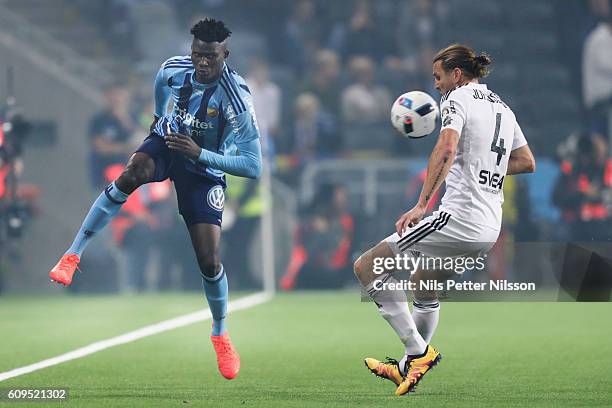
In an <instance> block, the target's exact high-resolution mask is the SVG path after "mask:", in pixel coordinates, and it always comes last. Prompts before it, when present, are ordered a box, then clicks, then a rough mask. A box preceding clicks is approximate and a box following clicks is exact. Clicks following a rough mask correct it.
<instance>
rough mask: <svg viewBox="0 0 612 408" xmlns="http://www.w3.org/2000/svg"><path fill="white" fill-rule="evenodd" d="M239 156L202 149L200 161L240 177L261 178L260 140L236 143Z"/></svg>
mask: <svg viewBox="0 0 612 408" xmlns="http://www.w3.org/2000/svg"><path fill="white" fill-rule="evenodd" d="M236 147H238V151H239V152H240V154H239V155H238V156H223V155H220V154H218V153H214V152H211V151H209V150H205V149H202V151H201V152H200V156H199V157H198V160H199V161H200V162H202V163H204V164H206V165H208V166H210V167H213V168H215V169H219V170H221V171H224V172H226V173H229V174H232V175H234V176H239V177H248V178H253V179H256V178H259V176H260V175H261V161H262V160H261V145H260V143H259V139H254V140H251V141H249V142H243V143H236Z"/></svg>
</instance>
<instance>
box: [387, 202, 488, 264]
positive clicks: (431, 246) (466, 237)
mask: <svg viewBox="0 0 612 408" xmlns="http://www.w3.org/2000/svg"><path fill="white" fill-rule="evenodd" d="M498 236H499V229H497V228H490V227H487V226H482V225H476V224H474V223H469V222H467V221H465V220H460V219H458V218H456V217H455V216H453V215H451V214H450V213H448V212H446V211H435V212H434V213H433V214H432V215H430V216H429V217H426V218H423V219H422V220H421V221H420V222H419V223H418V224H417V225H415V226H414V227H412V228H409V229H408V230H406V231H405V232H404V234H402V236H399V235H398V234H397V232H396V233H394V234H393V235H390V236H388V237H387V238H385V240H384V241H385V242H387V243H388V244H389V246H390V247H391V249H392V250H393V253H394V255H398V254H404V253H410V252H412V254H413V255H417V253H420V254H422V255H423V256H426V257H440V258H457V257H466V258H467V257H478V256H482V255H484V254H485V253H487V252H488V251H489V250H490V249H491V248H492V247H493V245H495V241H497V237H498Z"/></svg>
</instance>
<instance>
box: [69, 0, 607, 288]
mask: <svg viewBox="0 0 612 408" xmlns="http://www.w3.org/2000/svg"><path fill="white" fill-rule="evenodd" d="M538 2H539V3H546V4H548V5H549V6H550V7H551V10H552V11H553V13H554V14H555V15H554V16H552V17H551V18H552V19H553V20H554V21H555V22H556V24H555V25H554V26H552V27H550V30H552V31H553V32H554V36H556V38H557V39H558V43H559V44H560V46H559V49H558V50H553V51H552V55H553V58H554V61H555V63H556V64H558V65H562V66H563V67H564V68H565V66H566V65H567V69H569V70H570V74H571V85H570V86H571V88H572V89H571V91H572V94H570V97H571V98H575V100H578V101H580V103H579V104H578V105H579V109H580V112H576V115H577V117H579V118H580V120H579V122H580V123H575V126H574V127H573V128H567V129H562V132H565V133H564V134H561V135H559V134H556V133H558V131H557V129H558V128H555V134H554V135H548V134H543V133H541V132H540V133H537V134H529V133H528V132H526V134H527V138H528V140H530V141H533V142H534V145H535V146H536V148H535V153H536V156H537V158H538V160H540V159H548V160H550V161H551V163H553V165H554V167H555V168H556V170H555V171H554V172H552V173H551V175H552V176H551V177H552V178H553V179H552V180H551V179H545V178H541V179H538V180H539V181H534V180H536V178H535V177H536V176H534V177H532V178H531V179H529V178H525V179H517V181H516V184H515V185H510V186H508V189H511V190H512V189H513V190H512V191H510V192H509V194H508V200H507V201H508V202H507V203H506V210H505V211H506V212H505V214H508V216H507V218H508V222H507V225H508V228H507V230H508V233H511V234H514V235H515V236H516V238H517V239H524V240H538V239H551V237H550V236H545V235H543V234H542V233H541V232H539V229H538V223H539V221H538V219H537V217H536V216H535V215H534V213H536V212H537V211H531V209H532V208H535V207H537V206H538V203H533V202H531V200H533V198H532V196H531V195H530V194H529V190H530V189H529V186H528V185H529V183H535V182H538V183H552V184H553V185H554V187H553V188H552V190H551V191H552V193H551V194H550V197H546V198H545V199H546V200H548V201H549V202H548V203H546V205H550V206H552V207H554V208H556V209H558V210H559V212H560V218H561V220H562V221H563V222H562V226H561V227H560V230H561V231H563V232H562V234H561V235H562V236H561V235H559V236H557V237H556V238H562V239H567V240H579V241H580V240H586V241H591V240H600V241H608V240H610V233H609V231H610V226H611V219H612V216H611V211H612V196H611V194H610V191H611V188H612V162H611V159H610V149H611V143H610V137H611V136H612V135H611V134H610V129H611V128H612V52H611V51H610V50H612V10H611V8H612V7H611V5H610V0H589V1H584V2H583V1H573V2H554V1H547V0H537V1H536V2H534V3H538ZM152 3H155V2H152ZM157 3H160V2H157ZM163 3H164V4H166V5H169V7H168V10H170V11H171V12H172V13H173V15H171V16H170V17H169V18H172V19H173V21H172V24H174V25H175V26H176V27H178V28H179V29H180V33H181V35H182V41H184V42H182V43H178V42H177V43H176V46H175V52H174V53H175V54H186V53H188V52H189V50H188V45H189V41H187V40H189V39H190V36H189V34H188V32H189V27H190V26H191V25H192V24H193V22H194V21H196V20H198V19H200V18H203V17H205V16H211V17H216V18H220V19H224V20H225V21H226V22H227V23H228V25H229V27H230V28H231V29H232V30H233V31H234V36H233V37H232V40H231V44H230V50H231V51H232V55H231V57H230V60H229V63H230V65H231V64H234V63H235V64H237V66H234V67H235V68H236V69H237V70H238V71H239V72H240V73H241V74H242V75H243V76H244V77H245V78H246V80H247V83H248V84H249V87H250V89H251V91H252V94H253V98H254V102H255V107H256V111H257V116H258V121H259V125H260V129H261V131H262V133H263V137H264V140H265V150H266V152H267V154H268V157H270V158H271V164H272V168H273V169H274V172H275V177H277V178H279V179H281V180H283V181H285V182H286V184H288V185H290V186H297V184H298V182H299V180H300V175H301V174H302V171H303V170H304V168H305V167H306V166H308V165H309V164H311V163H313V162H314V161H317V160H321V159H327V158H352V157H364V156H365V157H415V156H424V155H427V153H428V151H429V147H427V146H426V145H423V144H416V143H407V142H406V141H404V140H402V139H401V138H399V137H397V136H396V135H394V133H393V130H392V128H391V126H390V124H389V109H390V106H391V103H392V102H393V100H394V98H395V97H397V96H399V94H401V93H403V92H405V91H407V90H412V89H419V90H423V91H426V92H429V93H431V94H432V95H437V93H436V91H435V90H434V89H433V81H432V77H431V62H432V58H433V56H434V54H435V52H436V51H437V50H438V49H439V48H441V47H443V46H445V45H448V44H449V43H451V42H454V41H457V39H456V35H457V31H455V32H453V30H452V29H449V27H456V24H455V23H456V22H454V21H452V19H453V16H452V13H451V11H452V10H455V11H456V10H457V7H459V8H460V7H461V4H464V3H466V2H465V1H459V0H457V1H454V2H452V3H453V4H452V5H451V1H450V0H415V1H401V2H400V1H395V0H376V1H373V0H350V1H348V0H347V1H323V0H296V1H290V2H278V1H275V0H251V1H239V0H169V1H167V2H163ZM561 3H563V4H561ZM73 4H74V5H75V6H76V7H78V10H80V11H81V12H82V14H83V17H84V18H86V19H88V21H90V23H91V24H92V26H95V27H98V30H99V32H100V33H104V34H103V35H104V36H105V41H106V44H109V46H111V47H113V50H112V53H113V55H117V58H118V59H122V58H123V59H124V60H125V61H126V64H125V65H124V68H125V69H127V70H130V69H131V70H132V71H129V72H127V73H126V75H124V76H123V77H124V78H127V80H128V82H127V83H122V84H118V86H112V87H109V88H108V89H107V90H106V101H107V105H106V108H105V109H104V110H103V111H101V112H100V113H99V114H97V115H96V116H94V117H93V118H92V119H91V121H90V128H89V139H90V142H91V143H90V158H91V160H90V163H91V165H90V169H89V171H90V175H91V187H92V191H99V189H100V188H101V187H102V186H104V185H105V184H106V183H108V180H112V179H113V177H114V174H116V172H118V171H121V168H120V167H117V166H120V165H122V164H124V163H125V162H126V159H127V158H128V156H129V154H130V153H131V152H132V151H133V150H134V148H135V147H136V146H137V145H138V144H139V143H140V141H141V140H142V139H143V137H144V136H145V135H146V132H147V130H148V127H149V124H150V121H151V119H152V116H151V112H152V104H151V94H152V83H153V77H152V76H151V75H150V74H149V73H147V74H146V75H144V74H143V72H142V69H141V68H142V64H136V65H135V64H133V63H132V61H134V60H140V59H144V60H146V54H147V50H146V49H143V47H142V46H139V44H141V45H142V38H140V39H139V38H138V33H137V32H136V30H134V27H135V26H136V20H137V16H136V15H135V8H136V7H140V6H142V3H141V2H138V1H136V0H109V1H107V2H104V5H102V4H101V3H98V2H90V1H76V2H74V3H73ZM466 4H467V3H466ZM479 4H480V3H479ZM480 5H481V6H482V7H483V8H484V9H486V8H487V7H489V6H490V5H491V3H489V2H482V4H480ZM453 7H455V8H453ZM545 10H548V9H546V8H545ZM454 18H455V20H456V19H457V18H459V17H457V16H455V17H454ZM453 24H455V25H453ZM483 24H485V22H484V21H483ZM526 24H527V23H526ZM546 29H547V28H546ZM502 31H503V30H502ZM508 35H509V34H508ZM141 37H142V35H141ZM155 46H156V44H151V47H155ZM485 51H486V49H485ZM170 56H171V55H167V57H170ZM494 57H495V56H494ZM501 57H504V55H501ZM494 60H495V58H494ZM502 60H503V61H504V62H503V63H502V65H508V64H510V65H511V61H510V62H508V61H509V60H508V59H507V58H506V59H503V58H502ZM159 63H161V61H159V60H155V61H148V62H146V64H147V65H151V66H153V67H155V69H156V67H157V66H158V65H159ZM515 65H516V64H515ZM149 68H150V67H149ZM504 68H505V67H504ZM150 71H151V69H149V70H148V72H150ZM503 72H505V71H503V70H500V71H499V73H498V74H497V75H498V76H501V75H503ZM495 75H496V73H495V71H494V74H493V77H495ZM485 82H486V81H485ZM511 85H512V84H511ZM535 92H536V93H537V90H535ZM501 96H502V98H503V97H504V95H503V94H502V95H501ZM510 102H512V101H510ZM546 103H547V104H551V105H555V104H557V103H558V104H561V105H563V101H560V100H559V101H555V100H550V101H547V102H546ZM510 105H511V107H512V103H510ZM532 105H533V104H532ZM525 106H527V107H529V106H531V105H525ZM534 106H536V107H537V104H536V105H534ZM516 110H517V116H518V118H519V121H521V117H522V115H524V116H525V117H528V116H530V115H531V116H533V108H525V107H524V106H521V107H517V109H516ZM550 110H552V111H553V114H554V106H552V107H551V109H550ZM535 116H536V118H537V112H536V114H535ZM560 119H563V118H560ZM546 139H551V140H555V142H554V143H549V142H547V141H546ZM562 139H566V140H565V141H563V143H559V140H562ZM424 147H425V148H424ZM419 177H422V174H421V175H420V176H419ZM234 184H235V186H236V187H235V188H232V187H231V188H230V189H228V192H227V194H228V197H227V208H228V210H227V211H226V213H227V214H226V217H227V219H228V220H229V221H227V228H226V232H227V235H228V241H229V242H232V241H233V240H243V242H244V239H247V240H249V241H253V240H256V239H257V238H256V234H257V233H258V225H259V220H260V218H261V212H262V205H261V198H260V197H259V187H258V185H257V183H250V182H249V183H246V184H241V182H240V181H236V182H235V183H234ZM406 184H407V185H409V184H410V182H409V180H407V182H406ZM230 186H232V183H230ZM319 187H320V188H319V191H318V193H317V194H315V195H314V198H313V199H312V200H310V201H309V202H305V203H301V209H300V214H299V220H300V222H299V223H298V225H297V226H296V229H295V231H294V234H293V235H294V238H293V244H292V249H291V257H290V261H289V264H288V266H287V269H286V271H284V272H285V273H284V275H283V280H282V281H281V285H282V286H283V287H284V288H286V289H289V288H293V287H312V286H316V282H327V283H326V284H325V285H328V286H339V285H341V284H342V282H345V281H346V280H350V279H351V277H350V276H351V274H350V267H351V264H352V262H351V257H352V254H353V253H354V252H356V251H357V250H358V248H356V246H357V245H359V243H360V242H363V241H364V238H363V237H360V236H359V234H361V232H360V230H359V228H356V224H357V223H358V222H357V221H356V220H357V219H360V217H362V216H363V214H357V213H355V211H354V207H352V206H351V205H350V192H349V191H348V189H347V187H346V186H344V185H342V184H334V183H326V184H324V185H322V186H319ZM408 190H409V191H411V192H410V193H408V192H407V193H406V197H405V201H406V205H409V203H408V201H409V199H410V197H412V196H413V195H414V194H415V191H413V190H415V189H414V188H408V189H407V191H408ZM540 204H541V203H540ZM397 215H398V214H389V215H388V218H389V220H388V221H389V225H392V222H391V221H393V220H392V219H393V218H394V217H396V216H397ZM183 229H184V228H183V226H182V224H181V222H180V219H179V218H178V215H177V214H176V211H175V203H174V197H173V194H171V190H170V186H169V185H168V184H167V183H159V185H157V184H156V185H151V186H149V187H148V188H146V189H141V190H140V191H139V192H138V194H134V195H133V196H132V197H130V202H129V203H128V205H126V206H124V208H123V210H122V214H121V216H120V217H118V218H117V219H116V220H115V222H114V223H113V226H112V242H113V246H114V247H115V249H118V250H119V252H121V253H123V254H124V255H123V258H124V259H135V258H137V259H143V257H145V254H146V253H148V252H149V251H153V249H155V248H157V249H158V250H159V251H162V252H161V253H162V255H161V259H162V260H163V262H165V263H164V264H162V266H161V267H160V268H161V269H162V270H169V269H172V270H175V271H176V273H175V274H174V275H173V276H175V277H176V279H175V281H174V283H172V282H168V281H164V279H162V278H159V279H157V281H155V282H153V283H151V282H150V279H149V282H147V278H146V277H144V276H143V270H144V269H145V268H143V267H142V265H131V264H130V263H129V262H125V263H124V265H123V270H124V271H127V272H125V276H128V277H129V278H127V279H126V281H125V282H124V283H123V286H124V287H127V288H130V289H131V290H142V289H146V288H164V287H176V286H177V285H179V286H180V285H183V286H184V287H190V286H192V284H193V282H191V281H190V279H191V278H192V277H193V276H194V275H196V274H194V272H193V271H194V270H196V269H195V266H194V265H191V264H190V263H189V262H187V261H185V258H186V259H191V256H190V255H185V254H184V249H185V248H187V249H189V248H188V245H189V244H188V242H187V241H186V234H185V231H183ZM152 232H157V233H156V234H152ZM368 238H371V237H368ZM164 251H165V252H164ZM121 257H122V256H119V258H121ZM231 262H232V263H234V265H232V268H231V269H232V276H233V277H235V279H236V282H242V283H244V285H246V286H248V285H249V284H251V283H252V279H253V273H252V272H249V269H250V263H249V261H248V260H247V259H243V260H240V259H232V260H231ZM304 271H307V272H304ZM302 273H304V274H302ZM321 274H323V275H324V277H321V276H320V275H321ZM166 275H167V274H165V273H162V274H159V276H160V277H161V276H166ZM177 282H178V283H177ZM181 282H183V283H181ZM173 285H174V286H173ZM196 287H197V286H196Z"/></svg>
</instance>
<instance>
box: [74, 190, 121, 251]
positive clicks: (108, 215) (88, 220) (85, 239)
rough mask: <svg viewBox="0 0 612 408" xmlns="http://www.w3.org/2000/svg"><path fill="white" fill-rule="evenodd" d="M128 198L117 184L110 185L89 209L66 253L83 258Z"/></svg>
mask: <svg viewBox="0 0 612 408" xmlns="http://www.w3.org/2000/svg"><path fill="white" fill-rule="evenodd" d="M127 198H128V195H127V194H125V193H124V192H123V191H121V190H119V189H118V188H117V186H116V185H115V182H113V183H111V184H109V185H108V187H106V189H104V191H103V192H102V193H101V194H100V196H99V197H98V198H97V199H96V201H95V202H94V203H93V205H92V206H91V208H90V209H89V212H88V213H87V216H86V217H85V219H84V220H83V224H82V225H81V229H79V232H78V233H77V235H76V237H75V238H74V241H73V242H72V245H70V248H68V251H66V253H67V254H77V255H78V256H79V257H81V255H82V254H83V251H84V250H85V247H86V246H87V244H89V241H91V239H92V238H93V237H94V236H95V235H96V233H97V232H99V231H100V230H102V228H104V227H105V226H106V224H108V223H109V222H110V221H111V220H112V219H113V217H114V216H115V214H117V212H118V211H119V209H120V208H121V205H123V203H125V201H126V200H127Z"/></svg>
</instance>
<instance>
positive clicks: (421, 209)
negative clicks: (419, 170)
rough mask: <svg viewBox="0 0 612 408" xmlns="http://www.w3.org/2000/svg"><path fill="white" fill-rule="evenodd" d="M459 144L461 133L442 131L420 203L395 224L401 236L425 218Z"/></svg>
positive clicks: (429, 164) (432, 157) (432, 153)
mask: <svg viewBox="0 0 612 408" xmlns="http://www.w3.org/2000/svg"><path fill="white" fill-rule="evenodd" d="M458 143H459V133H458V132H457V131H456V130H454V129H450V128H447V129H442V131H441V132H440V137H439V138H438V142H437V143H436V146H435V147H434V149H433V151H432V152H431V157H430V158H429V163H428V164H427V176H426V178H425V182H424V183H423V189H422V190H421V195H420V196H419V201H418V202H417V204H416V205H415V206H414V208H412V209H411V210H410V211H408V212H407V213H405V214H404V215H402V216H401V217H400V219H399V220H397V222H396V223H395V229H396V230H397V233H398V234H399V235H401V234H402V232H403V231H404V230H406V229H407V228H409V227H412V226H413V225H415V224H417V223H418V222H419V221H420V220H421V218H423V215H425V211H426V209H427V204H428V203H429V200H430V199H431V197H433V195H434V194H435V192H436V191H437V190H438V188H440V186H441V185H442V182H444V179H445V178H446V175H447V174H448V171H449V170H450V168H451V165H452V164H453V161H454V160H455V154H456V153H457V144H458Z"/></svg>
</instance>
